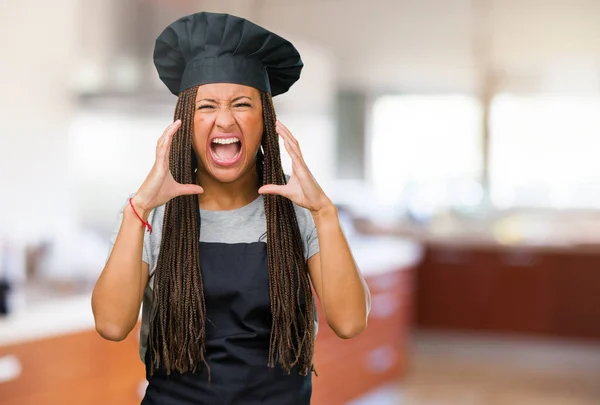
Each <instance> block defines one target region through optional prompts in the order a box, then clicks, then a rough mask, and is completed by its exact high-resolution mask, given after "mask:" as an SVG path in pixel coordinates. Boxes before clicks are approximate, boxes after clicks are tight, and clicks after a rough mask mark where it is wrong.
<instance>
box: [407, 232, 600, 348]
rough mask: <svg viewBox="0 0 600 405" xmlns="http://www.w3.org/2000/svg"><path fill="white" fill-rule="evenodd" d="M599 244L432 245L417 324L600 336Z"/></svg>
mask: <svg viewBox="0 0 600 405" xmlns="http://www.w3.org/2000/svg"><path fill="white" fill-rule="evenodd" d="M598 297H600V249H598V250H597V251H594V250H590V249H588V250H583V249H572V250H568V249H550V248H541V247H540V248H535V247H532V248H524V247H498V246H462V245H461V246H458V245H455V246H452V245H443V244H439V245H429V246H428V247H427V249H426V254H425V257H424V260H423V262H422V263H421V265H420V266H419V267H418V269H417V273H416V303H417V304H416V305H417V308H416V311H415V312H416V324H417V325H418V326H419V327H421V328H433V329H447V330H473V331H489V332H513V333H526V334H538V335H548V336H563V337H573V338H592V339H600V322H597V320H598V319H600V305H597V302H598Z"/></svg>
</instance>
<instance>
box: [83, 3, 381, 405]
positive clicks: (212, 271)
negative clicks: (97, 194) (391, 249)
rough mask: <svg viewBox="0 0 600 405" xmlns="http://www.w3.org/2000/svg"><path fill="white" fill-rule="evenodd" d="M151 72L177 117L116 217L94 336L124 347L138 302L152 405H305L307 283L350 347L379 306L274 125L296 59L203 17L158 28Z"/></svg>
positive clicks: (297, 67)
mask: <svg viewBox="0 0 600 405" xmlns="http://www.w3.org/2000/svg"><path fill="white" fill-rule="evenodd" d="M154 61H155V65H156V67H157V70H158V73H159V76H160V78H161V80H163V82H164V83H165V84H166V85H167V87H168V88H169V89H170V90H171V92H172V93H173V94H175V95H177V96H178V102H177V106H176V110H175V118H176V121H175V122H174V123H173V124H171V125H170V126H169V127H168V128H167V129H166V130H165V132H164V133H163V135H162V136H161V137H160V138H159V140H158V143H157V147H156V161H155V163H154V166H153V167H152V170H151V171H150V173H149V174H148V177H147V178H146V180H145V181H144V183H143V184H142V186H141V187H140V188H139V190H138V191H137V193H135V194H134V195H133V196H132V197H131V198H130V199H129V200H128V202H127V204H125V205H124V207H123V209H122V211H121V217H120V221H121V224H120V228H119V230H118V231H116V232H115V234H114V236H113V238H112V239H111V252H110V255H109V258H108V261H107V263H106V266H105V267H104V269H103V271H102V274H101V275H100V277H99V279H98V281H97V283H96V286H95V288H94V292H93V296H92V308H93V312H94V317H95V321H96V329H97V330H98V333H99V334H100V335H101V336H103V337H104V338H106V339H109V340H114V341H120V340H122V339H124V338H125V337H126V336H127V335H128V334H129V332H130V331H131V330H132V329H133V328H134V326H135V324H136V322H137V320H138V315H139V311H140V306H142V303H143V306H142V325H141V336H140V356H141V358H142V360H143V361H144V362H145V364H146V370H147V379H148V387H147V389H146V395H145V397H144V400H143V402H142V403H143V404H211V405H213V404H273V405H275V404H276V405H286V404H309V403H310V396H311V392H312V389H311V370H313V352H314V340H315V336H316V332H317V330H316V329H317V324H316V321H317V318H316V310H315V302H314V300H313V295H312V292H313V288H314V291H315V292H316V295H317V297H318V299H319V300H320V302H321V304H322V309H323V311H324V314H325V317H326V319H327V323H328V324H329V326H330V327H331V328H332V329H333V330H334V331H335V333H336V334H337V335H338V336H340V337H342V338H352V337H354V336H357V335H358V334H359V333H360V332H361V331H362V330H363V329H364V328H365V327H366V323H367V317H368V312H369V306H370V295H369V291H368V288H367V286H366V284H365V281H364V279H363V277H362V276H361V274H360V272H359V270H358V269H357V267H356V264H355V263H354V260H353V258H352V254H351V252H350V249H349V247H348V245H347V243H346V240H345V238H344V235H343V234H342V231H341V228H340V225H339V221H338V217H337V211H336V208H335V206H334V205H333V204H332V202H331V201H330V199H329V198H328V197H327V196H326V195H325V193H324V192H323V190H322V189H321V188H320V187H319V185H318V184H317V182H316V181H315V180H314V178H313V176H312V175H311V173H310V171H309V169H308V168H307V167H306V164H305V163H304V160H303V158H302V153H301V151H300V147H299V145H298V142H297V141H296V139H295V138H294V137H293V136H292V134H291V133H290V132H289V130H288V129H287V128H286V127H285V126H284V125H283V124H281V123H279V122H277V121H276V119H275V112H274V109H273V104H272V99H271V97H272V96H276V95H278V94H281V93H284V92H286V91H287V90H288V89H289V88H290V86H291V85H292V84H293V83H294V82H296V81H297V80H298V78H299V77H300V71H301V69H302V67H303V64H302V61H301V59H300V55H299V54H298V52H297V50H296V49H295V48H294V46H293V45H292V44H291V43H289V42H288V41H286V40H284V39H283V38H281V37H279V36H277V35H275V34H273V33H271V32H269V31H267V30H265V29H264V28H261V27H259V26H257V25H255V24H253V23H251V22H249V21H247V20H244V19H241V18H238V17H234V16H230V15H226V14H213V13H197V14H193V15H190V16H187V17H184V18H181V19H179V20H177V21H175V22H174V23H172V24H171V25H170V26H169V27H167V28H166V29H165V30H164V31H163V33H162V34H161V35H160V36H159V38H158V39H157V41H156V48H155V53H154ZM279 136H281V138H283V141H284V145H285V148H286V150H287V151H288V152H289V154H290V156H291V158H292V162H293V173H292V175H291V176H290V177H287V176H286V175H284V172H283V170H282V166H281V160H280V154H279Z"/></svg>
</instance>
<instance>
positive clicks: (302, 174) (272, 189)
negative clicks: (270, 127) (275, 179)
mask: <svg viewBox="0 0 600 405" xmlns="http://www.w3.org/2000/svg"><path fill="white" fill-rule="evenodd" d="M276 130H277V133H278V134H279V136H281V137H282V138H283V144H284V146H285V149H286V150H287V151H288V153H289V154H290V157H291V158H292V174H291V176H290V179H289V181H288V183H287V184H286V185H283V186H282V185H275V184H268V185H264V186H262V187H261V188H260V189H259V190H258V192H259V193H260V194H277V195H280V196H283V197H286V198H288V199H289V200H291V201H292V202H294V203H295V204H297V205H299V206H301V207H304V208H306V209H308V210H310V211H311V212H313V213H318V212H319V211H321V210H322V209H323V208H328V207H330V206H331V205H332V202H331V200H330V199H329V197H327V195H326V194H325V193H324V192H323V190H322V189H321V186H319V184H318V183H317V181H316V180H315V178H314V177H313V175H312V173H311V172H310V170H309V169H308V167H307V166H306V163H305V162H304V159H303V158H302V152H301V151H300V145H299V144H298V141H297V140H296V138H294V137H293V135H292V133H291V132H290V131H289V129H287V128H286V127H285V126H284V125H283V124H282V123H281V122H279V121H277V124H276Z"/></svg>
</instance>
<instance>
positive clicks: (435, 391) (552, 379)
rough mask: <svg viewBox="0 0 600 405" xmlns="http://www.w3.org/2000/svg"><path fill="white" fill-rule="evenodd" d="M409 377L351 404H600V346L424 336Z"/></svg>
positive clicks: (420, 337)
mask: <svg viewBox="0 0 600 405" xmlns="http://www.w3.org/2000/svg"><path fill="white" fill-rule="evenodd" d="M413 340H414V344H413V358H412V365H411V369H410V372H409V374H408V375H407V376H406V378H405V379H404V380H403V381H402V382H401V384H400V388H399V389H398V388H397V387H385V388H383V389H382V390H381V391H379V392H377V393H373V394H372V395H371V396H369V397H366V398H363V399H361V400H359V401H356V402H355V403H352V404H351V405H600V343H595V344H589V343H588V344H584V343H578V344H575V343H572V342H571V343H566V342H557V341H549V340H545V341H542V340H535V339H531V338H523V339H516V338H499V337H484V336H472V335H462V336H461V335H453V334H434V333H419V334H415V336H414V339H413Z"/></svg>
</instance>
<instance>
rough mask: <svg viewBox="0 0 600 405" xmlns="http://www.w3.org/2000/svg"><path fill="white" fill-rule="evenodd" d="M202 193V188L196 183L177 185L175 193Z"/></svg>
mask: <svg viewBox="0 0 600 405" xmlns="http://www.w3.org/2000/svg"><path fill="white" fill-rule="evenodd" d="M202 193H204V189H203V188H202V187H200V186H199V185H197V184H180V185H179V186H178V187H177V194H179V195H193V194H202Z"/></svg>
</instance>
